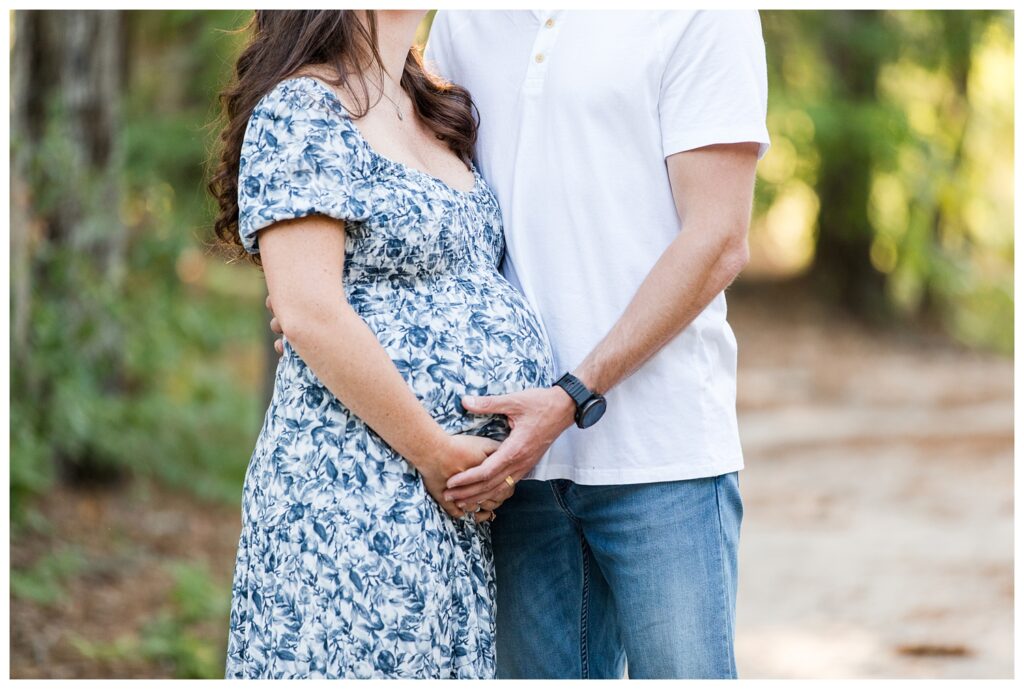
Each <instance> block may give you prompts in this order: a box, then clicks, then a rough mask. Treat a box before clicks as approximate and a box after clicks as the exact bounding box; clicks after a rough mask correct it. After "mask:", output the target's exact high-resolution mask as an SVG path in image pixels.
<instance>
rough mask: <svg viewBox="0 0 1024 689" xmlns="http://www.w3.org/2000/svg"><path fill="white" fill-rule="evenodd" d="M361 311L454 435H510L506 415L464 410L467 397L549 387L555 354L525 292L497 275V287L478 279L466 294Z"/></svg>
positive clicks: (410, 297) (389, 302) (400, 300)
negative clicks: (519, 291) (552, 359)
mask: <svg viewBox="0 0 1024 689" xmlns="http://www.w3.org/2000/svg"><path fill="white" fill-rule="evenodd" d="M355 306H356V311H357V312H359V313H360V315H361V316H362V317H363V319H364V320H365V321H366V323H367V324H368V325H369V327H370V329H371V330H373V331H374V333H375V334H376V335H377V338H378V339H379V340H380V343H381V345H383V347H384V349H385V350H386V351H387V352H388V354H389V355H390V356H391V359H392V360H393V361H394V362H395V365H396V366H397V367H398V370H399V371H400V372H401V374H402V376H403V377H404V378H405V379H406V381H407V382H408V383H409V386H410V388H411V389H412V391H413V393H414V394H415V395H416V396H417V397H418V398H419V399H420V401H421V402H422V403H423V405H424V407H426V408H427V409H428V410H429V411H430V413H431V415H432V416H433V417H434V418H435V419H436V420H437V421H438V422H439V423H440V424H441V425H442V426H444V427H445V429H446V430H447V431H448V432H450V433H466V432H470V433H478V434H487V435H492V436H496V437H500V436H501V435H502V434H504V433H507V426H506V425H505V423H504V419H503V418H499V419H495V418H492V417H488V416H478V415H472V414H468V413H466V412H465V411H464V410H463V409H462V406H461V403H460V399H461V397H462V396H464V395H501V394H506V393H509V392H516V391H520V390H526V389H528V388H533V387H544V386H548V385H550V384H551V379H550V378H551V368H552V364H551V350H550V347H549V345H548V343H547V341H546V340H545V338H544V335H543V331H542V330H541V327H540V324H539V322H538V321H537V318H536V316H535V315H534V314H533V312H532V310H531V309H530V307H529V306H528V305H527V304H526V303H525V301H524V300H523V298H522V295H520V294H519V293H518V292H517V291H515V290H514V289H513V288H512V287H511V286H509V285H508V283H507V282H505V281H504V280H503V279H501V278H500V276H498V275H497V274H495V275H494V276H493V282H491V281H488V282H487V283H486V284H481V283H480V281H479V280H478V281H475V282H474V283H473V284H472V286H470V287H467V288H465V289H461V288H458V287H456V288H452V289H448V290H444V291H434V292H428V293H411V294H401V295H396V296H395V297H393V298H388V299H385V300H382V301H378V302H376V303H375V305H374V307H373V308H365V307H364V306H363V305H360V304H355ZM361 307H362V308H361ZM367 311H368V312H367Z"/></svg>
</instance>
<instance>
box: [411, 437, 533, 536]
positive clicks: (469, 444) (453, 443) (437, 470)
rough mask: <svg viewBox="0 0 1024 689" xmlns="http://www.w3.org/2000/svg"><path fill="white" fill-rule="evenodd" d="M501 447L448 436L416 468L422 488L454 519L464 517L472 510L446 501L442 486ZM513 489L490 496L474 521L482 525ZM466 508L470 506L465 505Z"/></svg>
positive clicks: (486, 441) (481, 439) (485, 440)
mask: <svg viewBox="0 0 1024 689" xmlns="http://www.w3.org/2000/svg"><path fill="white" fill-rule="evenodd" d="M500 444H501V443H499V442H498V441H496V440H491V439H490V438H484V437H481V436H476V435H452V436H448V440H447V442H445V443H444V444H443V445H442V446H441V447H440V448H439V450H438V452H437V453H436V455H435V456H434V457H433V458H432V459H431V460H430V461H427V462H424V465H423V466H422V467H421V468H420V469H419V472H420V476H421V477H422V479H423V485H424V486H425V487H426V489H427V492H428V493H430V495H431V497H432V498H434V500H435V501H436V502H437V504H438V505H440V506H441V509H443V510H444V511H445V512H447V513H448V514H449V515H451V516H452V517H456V518H458V517H461V516H463V514H464V512H465V511H472V509H468V510H463V509H462V508H460V507H458V506H457V505H456V504H455V502H453V501H445V500H444V498H443V495H444V491H445V485H446V484H447V482H448V479H449V478H451V477H452V476H454V475H455V474H457V473H459V472H460V471H465V470H466V469H470V468H472V467H475V466H479V465H480V464H481V463H482V462H483V461H484V460H485V459H487V457H489V456H490V455H491V454H492V453H493V452H494V451H495V450H497V449H498V446H499V445H500ZM512 490H513V489H512V488H511V487H508V489H507V490H506V491H504V492H502V494H500V495H495V496H493V498H492V499H490V500H488V501H487V503H486V504H484V505H482V507H481V510H480V511H479V512H477V513H476V514H475V515H474V518H475V519H476V521H478V522H481V521H484V520H486V519H488V518H489V517H490V512H492V511H493V510H495V509H497V507H498V505H500V504H501V503H502V502H504V501H505V500H506V499H508V498H509V497H511V495H512ZM466 507H467V508H471V507H473V506H472V505H466Z"/></svg>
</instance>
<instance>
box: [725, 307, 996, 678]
mask: <svg viewBox="0 0 1024 689" xmlns="http://www.w3.org/2000/svg"><path fill="white" fill-rule="evenodd" d="M775 303H778V300H776V301H775ZM770 306H771V302H768V301H767V300H759V299H755V298H748V299H733V301H732V313H731V314H730V320H731V321H733V323H734V327H735V330H736V333H737V339H738V340H739V342H740V343H741V345H740V346H741V354H740V356H741V366H740V377H739V383H738V386H739V409H740V414H741V418H740V427H741V432H742V434H743V439H744V451H745V454H746V463H747V468H746V470H745V471H744V472H743V473H742V474H741V487H742V490H743V494H744V500H745V508H746V510H745V517H744V525H743V534H742V543H741V551H740V552H741V555H740V556H741V567H740V571H741V574H740V593H739V601H738V611H737V617H738V620H737V631H738V633H737V653H738V663H739V667H740V671H741V673H742V675H743V676H745V677H807V678H811V677H828V678H831V677H835V678H845V677H900V678H903V677H907V678H910V677H943V678H968V677H971V678H974V677H986V678H988V677H993V678H995V677H1002V678H1008V677H1012V676H1013V363H1012V361H1009V360H1007V359H1002V358H994V357H988V356H980V355H975V354H970V353H965V352H963V351H958V350H956V349H954V348H951V347H950V346H949V345H948V344H945V343H939V344H937V345H935V346H930V345H929V344H928V343H926V342H922V341H920V340H918V339H917V338H906V337H899V336H895V335H892V334H888V335H877V334H875V335H873V334H871V333H868V332H866V331H864V330H861V329H858V328H855V327H851V326H849V325H843V324H840V323H838V322H836V321H835V320H834V319H831V318H829V317H828V316H827V315H826V314H824V313H822V312H820V311H817V310H815V309H813V307H809V306H808V305H806V304H804V305H802V307H801V310H800V311H794V312H789V313H782V314H780V313H779V312H778V310H777V309H776V310H774V311H771V312H769V311H768V310H767V308H768V307H770ZM769 313H771V316H770V317H769ZM822 324H827V327H825V328H823V327H822Z"/></svg>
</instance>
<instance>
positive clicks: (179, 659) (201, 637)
mask: <svg viewBox="0 0 1024 689" xmlns="http://www.w3.org/2000/svg"><path fill="white" fill-rule="evenodd" d="M170 570H171V574H172V576H173V577H174V586H173V589H172V591H171V597H170V600H169V602H168V605H166V606H165V607H164V608H163V609H161V610H159V611H157V612H156V614H155V615H154V616H153V618H152V619H151V620H150V621H149V622H147V623H146V624H145V625H144V626H143V628H142V629H141V630H140V632H139V633H138V634H124V635H122V636H120V637H118V638H117V639H115V640H114V641H110V642H98V641H94V640H91V639H86V638H84V637H82V636H81V635H77V634H70V635H69V638H70V642H71V644H72V646H74V648H75V649H76V650H77V651H78V652H79V653H81V654H82V655H83V656H85V657H86V658H92V659H97V660H102V661H105V662H108V663H117V662H118V661H124V660H127V659H132V660H137V659H139V658H142V659H145V660H147V661H149V662H151V663H153V664H154V665H156V666H157V667H166V668H169V672H170V674H172V675H173V676H174V677H176V678H178V679H213V678H219V677H222V676H223V674H224V654H225V652H226V648H225V646H226V642H227V635H226V634H225V633H224V624H225V621H226V620H227V615H228V603H229V601H230V597H229V596H228V595H226V592H225V590H224V588H223V587H222V586H219V585H218V584H217V583H216V582H214V581H213V580H212V579H211V578H210V575H209V572H207V570H206V569H205V568H204V567H203V566H201V565H196V564H193V563H186V562H179V563H172V565H171V566H170Z"/></svg>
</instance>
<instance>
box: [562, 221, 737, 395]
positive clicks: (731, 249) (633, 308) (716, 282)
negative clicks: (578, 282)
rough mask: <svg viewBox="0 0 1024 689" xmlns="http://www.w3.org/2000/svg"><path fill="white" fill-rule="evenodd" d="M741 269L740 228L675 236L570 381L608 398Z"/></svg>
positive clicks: (680, 330)
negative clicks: (618, 385)
mask: <svg viewBox="0 0 1024 689" xmlns="http://www.w3.org/2000/svg"><path fill="white" fill-rule="evenodd" d="M746 263H747V243H746V231H745V227H744V228H742V231H741V230H733V231H731V232H728V233H726V234H725V235H724V236H723V235H721V234H717V233H709V232H704V231H703V228H700V227H695V228H692V229H691V230H689V231H685V232H682V233H680V235H679V236H678V237H676V239H675V240H674V241H673V242H672V244H671V245H670V246H669V248H668V249H666V250H665V252H664V253H663V254H662V256H661V258H660V259H658V262H657V263H656V264H655V265H654V268H652V269H651V272H650V273H648V275H647V277H646V278H645V279H644V281H643V283H641V285H640V288H639V289H638V290H637V292H636V294H635V295H634V296H633V299H632V300H631V301H630V303H629V305H628V306H627V307H626V310H625V311H624V312H623V314H622V316H621V317H620V318H619V320H618V321H617V322H616V323H615V325H614V326H612V329H611V330H610V331H609V332H608V334H607V335H605V337H604V338H603V339H602V340H601V341H600V342H599V343H598V344H597V346H596V347H594V349H593V350H591V352H590V354H588V355H587V357H586V358H585V359H584V360H583V361H582V362H581V363H580V365H579V366H578V367H577V368H576V370H575V372H574V373H575V375H576V376H577V377H578V378H579V379H580V380H582V381H583V382H584V383H585V384H586V386H587V387H588V388H590V389H591V390H594V391H596V392H600V393H605V392H607V391H608V390H610V389H611V388H613V387H614V386H615V385H617V384H618V383H619V382H621V381H622V380H624V379H625V378H627V377H629V376H630V375H631V374H632V373H633V372H635V371H636V370H637V369H638V368H640V367H641V366H642V365H643V364H644V362H646V361H647V360H648V359H650V358H651V357H652V356H654V355H655V354H657V353H658V351H660V350H661V349H662V347H664V346H665V345H666V344H668V343H669V342H670V341H671V340H672V339H673V338H674V337H675V336H676V335H678V334H679V333H680V332H682V330H683V329H684V328H686V326H688V325H689V324H690V323H691V322H692V321H693V319H695V318H696V317H697V316H698V315H699V314H700V313H701V311H703V310H704V309H705V308H706V307H707V305H708V304H710V303H711V301H712V299H714V298H715V296H716V295H718V294H719V293H720V292H721V291H722V290H724V289H725V288H726V287H728V286H729V284H730V283H732V281H733V280H734V279H735V278H736V276H737V275H739V273H740V271H741V270H743V267H744V266H745V265H746Z"/></svg>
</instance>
